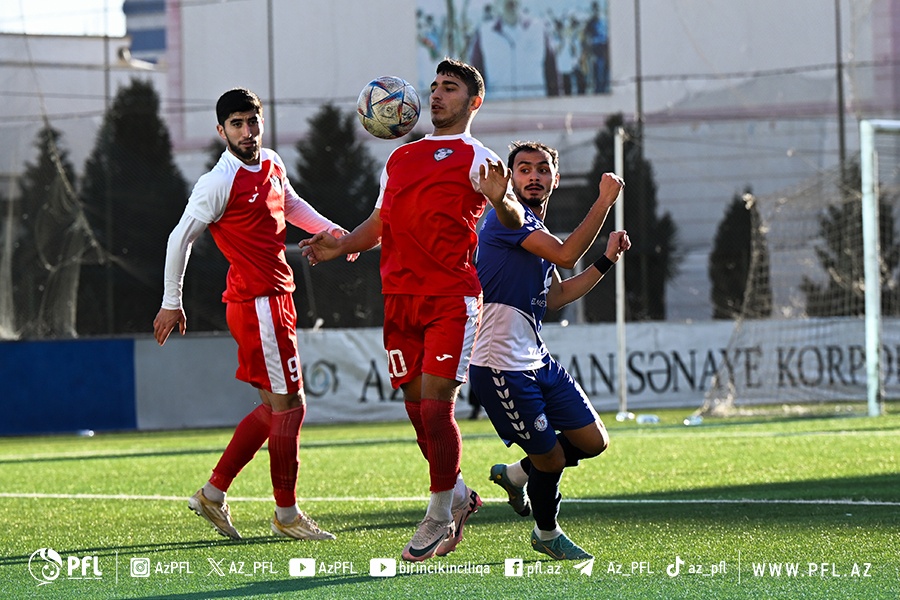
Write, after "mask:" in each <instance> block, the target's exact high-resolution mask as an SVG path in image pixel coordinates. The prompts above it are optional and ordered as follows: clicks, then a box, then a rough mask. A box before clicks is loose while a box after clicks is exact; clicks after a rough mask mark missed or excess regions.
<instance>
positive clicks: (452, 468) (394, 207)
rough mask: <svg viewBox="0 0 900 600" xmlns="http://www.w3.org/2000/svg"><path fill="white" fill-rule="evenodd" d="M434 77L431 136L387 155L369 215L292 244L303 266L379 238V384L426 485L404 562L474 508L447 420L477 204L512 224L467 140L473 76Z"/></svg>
mask: <svg viewBox="0 0 900 600" xmlns="http://www.w3.org/2000/svg"><path fill="white" fill-rule="evenodd" d="M436 74H437V76H436V77H435V80H434V82H433V83H432V84H431V96H430V101H431V123H432V125H433V126H434V132H433V133H432V134H431V135H428V136H425V138H423V139H421V140H418V141H415V142H411V143H409V144H404V145H403V146H400V147H399V148H397V149H396V150H394V151H393V152H392V153H391V155H390V157H389V158H388V160H387V163H386V165H385V167H384V171H383V172H382V175H381V193H380V194H379V196H378V200H377V201H376V203H375V210H374V211H372V214H371V216H369V218H368V219H367V220H366V221H364V222H363V223H362V224H360V225H359V226H358V227H357V228H356V229H354V230H353V232H352V233H350V234H348V235H346V236H344V237H341V238H336V237H335V236H332V235H330V234H328V233H327V232H323V233H319V234H317V235H315V236H313V237H312V238H310V239H308V240H304V241H303V242H301V244H300V245H301V247H303V248H304V250H303V252H304V255H305V256H307V258H308V259H309V262H310V264H312V265H315V264H317V263H318V262H321V261H325V260H330V259H332V258H335V257H337V256H340V255H341V254H345V253H351V252H361V251H364V250H368V249H370V248H373V247H375V246H377V245H378V244H379V243H381V282H382V290H381V291H382V293H383V294H384V347H385V350H386V351H387V355H388V369H389V373H390V378H391V384H392V385H393V387H394V388H397V387H400V388H402V389H403V397H404V400H405V405H406V411H407V414H408V415H409V419H410V421H412V424H413V427H414V428H415V431H416V441H417V442H418V443H419V448H420V449H421V451H422V454H423V455H424V456H425V459H426V460H427V461H428V465H429V474H430V479H431V487H430V489H431V499H430V502H429V504H428V509H427V511H426V513H425V518H424V520H423V521H422V522H421V523H420V524H419V528H418V530H417V531H416V534H415V535H414V536H413V538H412V540H411V541H410V542H409V544H407V545H406V548H404V550H403V553H402V556H403V558H404V559H406V560H410V561H420V560H425V559H427V558H430V557H432V556H434V555H435V554H437V555H438V556H443V555H445V554H447V553H449V552H452V551H453V550H454V549H455V548H456V545H457V544H458V543H459V541H460V539H462V532H463V526H464V525H465V522H466V519H468V518H469V515H471V514H472V513H474V512H475V511H476V510H478V507H479V506H481V498H479V497H478V494H476V493H475V491H473V490H472V489H471V488H469V487H467V486H466V484H465V482H464V481H463V479H462V476H461V475H460V470H459V463H460V454H461V449H462V441H461V438H460V434H459V427H458V426H457V423H456V420H455V418H454V415H453V408H454V402H455V400H456V397H457V394H458V392H459V387H460V384H461V383H462V382H464V381H465V379H466V370H467V368H468V365H469V359H470V357H471V355H472V348H473V346H474V342H475V334H476V332H477V330H478V326H479V324H480V321H481V284H480V283H479V281H478V274H477V273H476V271H475V267H474V265H473V263H474V254H475V248H476V245H477V242H478V238H477V236H476V233H475V227H476V224H477V222H478V219H479V217H480V216H481V214H482V213H483V212H484V208H485V205H486V203H487V200H490V202H491V204H492V205H493V207H494V209H495V210H496V211H497V215H498V216H499V218H500V221H501V222H502V223H503V224H504V225H506V226H507V227H510V228H519V227H521V226H522V223H523V209H522V207H521V205H520V204H519V202H518V201H517V200H516V198H515V195H514V194H513V193H512V191H511V189H510V187H509V173H508V172H507V170H506V168H505V167H504V165H503V162H502V161H501V160H500V158H499V157H498V156H497V155H496V154H495V153H494V152H492V151H491V150H488V149H487V148H485V147H484V146H483V145H482V144H481V142H479V141H478V140H476V139H475V138H473V137H472V136H471V135H470V133H469V127H470V124H471V122H472V119H473V118H474V116H475V113H476V112H477V111H478V109H479V108H480V107H481V104H482V102H483V101H484V80H483V79H482V77H481V74H480V73H479V72H478V70H477V69H475V68H474V67H472V66H471V65H467V64H465V63H463V62H460V61H457V60H452V59H447V60H444V61H443V62H441V63H440V64H439V65H438V67H437V73H436Z"/></svg>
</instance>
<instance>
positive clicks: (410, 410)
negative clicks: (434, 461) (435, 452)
mask: <svg viewBox="0 0 900 600" xmlns="http://www.w3.org/2000/svg"><path fill="white" fill-rule="evenodd" d="M404 404H405V405H406V414H408V415H409V420H410V422H411V423H412V426H413V429H415V430H416V443H417V444H419V450H421V451H422V456H424V457H425V460H428V443H427V442H426V441H425V425H423V424H422V404H421V403H420V402H410V401H409V400H406V401H405V402H404Z"/></svg>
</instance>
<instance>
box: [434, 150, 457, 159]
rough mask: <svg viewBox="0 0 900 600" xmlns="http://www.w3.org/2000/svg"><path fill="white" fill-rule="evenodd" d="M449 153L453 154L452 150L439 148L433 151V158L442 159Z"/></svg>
mask: <svg viewBox="0 0 900 600" xmlns="http://www.w3.org/2000/svg"><path fill="white" fill-rule="evenodd" d="M451 154H453V150H451V149H450V148H439V149H438V150H437V151H436V152H435V153H434V160H444V159H445V158H447V157H448V156H450V155H451Z"/></svg>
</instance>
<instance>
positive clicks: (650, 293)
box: [581, 113, 677, 321]
mask: <svg viewBox="0 0 900 600" xmlns="http://www.w3.org/2000/svg"><path fill="white" fill-rule="evenodd" d="M619 127H624V129H625V132H626V140H625V143H624V148H623V150H624V168H625V172H624V173H620V175H622V177H623V179H624V180H625V202H624V211H625V229H626V230H627V231H628V235H629V237H630V238H631V244H632V246H631V250H629V251H628V252H627V253H626V254H625V288H626V298H627V313H628V318H629V319H630V320H634V321H643V320H659V319H665V318H666V282H668V281H669V280H671V279H672V278H673V277H674V276H675V274H676V272H677V271H676V268H675V264H674V263H675V261H676V260H677V253H676V236H677V227H676V225H675V222H674V221H673V220H672V217H671V215H669V213H666V214H664V215H662V216H661V217H660V216H658V215H657V199H656V181H655V180H654V177H653V166H652V165H651V164H650V162H649V161H647V160H646V159H644V157H643V153H642V152H641V148H640V147H639V145H638V142H637V136H636V133H635V126H634V125H625V121H624V119H623V117H622V114H621V113H619V114H615V115H612V116H611V117H609V118H608V119H607V121H606V127H605V128H604V129H601V130H600V131H599V132H598V133H597V136H596V137H595V138H594V145H595V147H596V149H597V153H596V155H595V156H594V162H593V166H592V167H591V171H590V173H589V174H588V178H587V179H588V181H589V182H591V183H590V184H588V185H587V186H586V187H585V188H584V191H583V192H582V194H581V203H582V205H583V206H584V207H585V208H584V211H587V207H589V206H590V205H591V204H592V203H593V202H594V200H595V199H596V198H597V184H596V183H595V182H598V181H600V178H601V176H602V175H603V173H605V172H608V171H615V133H616V130H617V129H618V128H619ZM582 214H584V213H582ZM611 216H612V215H610V218H609V219H607V222H606V224H605V225H604V227H603V231H602V232H601V237H604V233H605V234H606V235H608V234H609V232H610V231H612V230H613V228H614V225H615V221H614V219H612V218H611ZM594 246H595V247H594V249H593V251H592V253H591V256H593V255H594V254H596V256H599V254H600V252H602V250H603V249H602V248H599V245H598V244H595V245H594ZM585 300H586V312H587V316H588V319H589V320H592V321H610V320H613V319H614V317H615V303H613V302H610V301H609V295H608V294H607V293H603V294H594V295H593V296H590V295H589V296H588V297H587V298H586V299H585Z"/></svg>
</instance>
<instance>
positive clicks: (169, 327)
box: [153, 308, 187, 346]
mask: <svg viewBox="0 0 900 600" xmlns="http://www.w3.org/2000/svg"><path fill="white" fill-rule="evenodd" d="M176 325H177V326H178V333H180V334H181V335H184V332H185V331H187V317H185V315H184V310H183V309H181V308H176V309H169V308H161V309H159V312H158V313H156V318H155V319H153V337H155V338H156V343H157V344H159V345H160V346H162V345H163V344H165V343H166V340H167V339H169V334H170V333H172V331H174V329H175V326H176Z"/></svg>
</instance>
